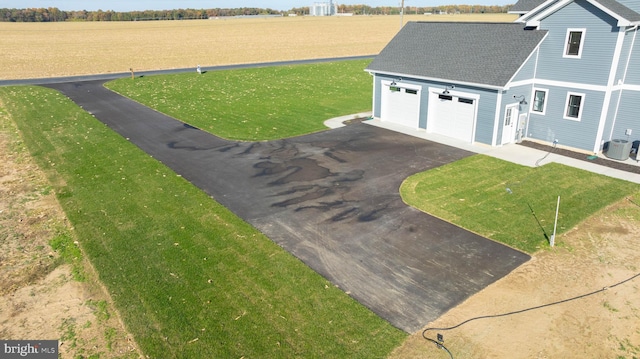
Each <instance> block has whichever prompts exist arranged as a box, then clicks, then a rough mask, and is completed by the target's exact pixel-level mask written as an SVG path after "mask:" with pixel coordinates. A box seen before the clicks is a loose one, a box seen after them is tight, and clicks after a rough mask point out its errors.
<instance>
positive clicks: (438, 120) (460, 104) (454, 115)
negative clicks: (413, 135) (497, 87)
mask: <svg viewBox="0 0 640 359" xmlns="http://www.w3.org/2000/svg"><path fill="white" fill-rule="evenodd" d="M475 97H476V96H475V95H469V96H465V95H464V94H453V93H449V94H443V93H442V92H441V90H439V91H437V92H430V94H429V111H428V118H427V123H428V126H427V130H428V132H433V133H438V134H441V135H444V136H448V137H452V138H456V139H459V140H463V141H466V142H472V141H473V128H474V123H475V117H476V105H477V102H478V100H477V98H475Z"/></svg>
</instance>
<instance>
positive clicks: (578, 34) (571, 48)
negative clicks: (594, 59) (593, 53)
mask: <svg viewBox="0 0 640 359" xmlns="http://www.w3.org/2000/svg"><path fill="white" fill-rule="evenodd" d="M584 33H585V29H567V39H566V42H565V45H564V57H577V58H580V56H582V47H583V46H582V45H583V43H584Z"/></svg>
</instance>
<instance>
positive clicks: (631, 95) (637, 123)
mask: <svg viewBox="0 0 640 359" xmlns="http://www.w3.org/2000/svg"><path fill="white" fill-rule="evenodd" d="M638 104H640V91H630V90H624V91H622V98H621V101H620V107H619V108H618V114H617V115H618V116H617V118H616V122H615V124H614V127H613V135H612V136H611V137H612V138H611V139H616V138H623V139H626V138H627V136H626V135H625V134H624V133H625V130H626V129H631V130H632V133H631V136H630V140H631V141H634V142H635V143H636V145H635V146H634V147H636V148H637V141H638V140H640V108H639V107H638ZM606 135H607V137H606V138H605V140H609V137H608V135H609V133H606Z"/></svg>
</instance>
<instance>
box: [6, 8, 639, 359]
mask: <svg viewBox="0 0 640 359" xmlns="http://www.w3.org/2000/svg"><path fill="white" fill-rule="evenodd" d="M467 16H468V15H467ZM418 19H419V20H436V19H442V20H449V19H448V18H447V17H440V16H429V17H423V16H419V17H413V16H405V20H418ZM450 19H451V20H459V18H457V17H455V18H454V17H451V18H450ZM463 19H465V18H463ZM466 19H471V18H470V17H469V18H466ZM480 19H481V20H483V19H484V21H491V20H490V19H489V18H480ZM509 19H513V17H511V18H507V19H506V20H504V19H503V21H509ZM398 28H399V18H398V17H392V16H390V17H371V18H369V17H362V18H359V17H354V18H289V19H287V18H283V19H275V20H263V19H254V20H249V19H238V20H235V19H234V20H203V21H189V22H187V21H185V22H179V21H176V22H144V23H64V24H6V23H0V31H1V32H2V39H3V44H5V46H6V48H10V49H12V51H3V52H2V54H0V79H16V78H32V77H50V76H63V75H78V74H91V73H107V72H125V71H128V69H129V68H130V67H134V68H135V69H137V70H151V69H166V68H182V67H188V66H194V68H195V65H196V64H198V63H199V64H200V65H202V66H209V65H217V64H230V63H246V62H260V61H275V60H287V59H301V58H316V57H331V56H350V55H364V54H373V53H377V52H379V51H380V50H381V49H382V47H383V46H384V45H385V44H386V43H387V41H388V40H389V39H391V37H392V36H393V35H395V33H396V32H397V30H398ZM168 34H171V36H169V35H168ZM363 34H367V35H366V36H364V35H363ZM239 45H241V46H240V49H238V46H239ZM594 195H597V194H594ZM633 200H634V201H635V202H636V203H637V202H640V200H638V199H633ZM639 220H640V207H638V206H637V205H635V204H634V203H632V202H630V201H628V200H623V201H621V202H619V203H617V204H615V205H613V206H612V207H611V208H608V209H606V210H604V211H602V212H601V213H599V214H598V215H596V216H594V217H592V218H590V219H589V220H587V221H586V222H585V223H583V224H581V225H580V226H578V227H577V228H574V229H573V230H571V231H570V232H569V233H568V234H566V235H562V236H559V237H558V238H557V239H556V243H557V244H558V246H557V247H555V248H554V249H549V250H543V251H541V252H539V253H536V254H535V255H534V256H533V259H532V260H531V261H530V262H528V263H527V264H525V265H523V266H522V267H520V268H518V269H517V270H516V271H514V272H513V273H512V274H511V275H509V276H507V277H506V278H503V279H501V280H499V281H498V282H496V283H495V284H494V285H492V286H490V287H488V288H487V289H485V290H484V291H482V292H480V293H478V294H476V295H475V296H473V297H472V298H470V299H469V300H467V301H466V302H464V303H463V304H461V305H460V306H458V307H456V308H455V309H453V310H451V311H450V312H449V313H447V314H445V315H444V316H442V317H441V318H439V319H438V320H437V321H436V322H434V323H431V324H430V326H435V327H447V326H452V325H456V324H458V323H461V322H463V321H465V320H467V319H470V318H473V317H477V316H484V315H492V314H500V313H507V312H511V311H515V310H521V309H525V308H528V307H532V306H538V305H541V304H545V303H550V302H554V301H558V300H562V299H566V298H571V297H574V296H578V295H582V294H585V293H589V292H592V291H595V290H598V289H601V288H603V287H606V286H611V285H613V284H615V283H617V282H619V281H621V280H624V279H626V278H629V277H631V276H632V275H634V274H637V273H638V271H639V270H640V269H639V268H640V265H638V263H640V251H639V249H640V221H639ZM61 226H64V227H68V224H67V222H66V219H65V217H64V214H63V212H62V211H61V210H60V208H59V206H58V204H57V202H56V200H55V197H54V195H53V193H51V191H50V190H49V186H48V185H47V183H46V181H45V179H44V177H43V176H42V174H41V173H39V171H38V169H37V168H36V166H35V165H34V164H33V163H32V162H31V161H30V159H29V157H28V155H27V154H26V152H25V151H24V149H23V148H22V147H21V145H20V139H19V136H18V135H17V132H16V129H15V127H14V125H13V123H12V122H11V121H10V119H7V118H6V116H4V115H3V112H2V106H1V104H0V283H2V286H1V287H0V338H2V339H6V338H13V339H23V338H25V337H27V336H28V337H30V338H42V339H60V338H64V340H63V341H62V342H63V343H64V344H63V345H62V348H61V349H62V352H63V355H62V356H61V357H62V358H72V357H76V356H78V355H83V356H85V357H87V356H90V355H92V354H95V353H102V355H101V356H100V357H101V358H115V357H128V356H138V352H137V351H136V349H135V343H133V342H132V341H131V336H130V335H128V334H127V333H126V331H125V330H124V328H123V326H122V325H121V323H120V322H119V321H118V319H117V315H116V313H115V311H113V308H111V307H110V305H109V301H108V298H107V297H105V295H104V292H103V291H102V290H101V288H100V286H99V285H95V284H91V283H95V282H96V281H95V277H93V278H94V280H91V269H90V268H89V267H88V269H87V270H86V272H87V273H88V276H89V277H90V279H89V280H88V281H87V282H85V283H78V282H75V281H73V280H71V279H70V278H71V275H70V269H69V267H68V266H57V267H56V266H55V262H56V260H55V254H53V253H52V250H51V248H50V247H49V246H48V241H49V240H50V239H51V238H52V236H54V235H55V233H56V231H57V230H58V229H59V228H61ZM639 287H640V278H636V279H634V280H632V281H629V282H627V283H625V284H623V285H620V286H616V287H614V288H611V289H609V290H607V291H604V292H601V293H598V294H595V295H592V296H589V297H586V298H583V299H579V300H575V301H571V302H568V303H564V304H558V305H554V306H551V307H546V308H544V309H539V310H535V311H529V312H526V313H523V314H516V315H511V316H506V317H501V318H495V319H483V320H476V321H473V322H470V323H468V324H465V325H463V326H461V327H459V328H457V329H454V330H450V331H439V332H440V333H442V334H443V335H444V339H445V345H446V346H447V348H449V350H451V352H452V353H453V355H454V357H455V358H457V359H460V358H619V359H620V358H629V359H631V358H639V357H640V293H639V292H638V288H639ZM100 303H104V304H100ZM105 312H107V313H110V315H108V316H106V315H105ZM34 318H35V319H34ZM432 337H435V333H432ZM109 348H111V349H109ZM391 358H448V355H447V353H446V352H445V351H443V350H440V349H437V348H436V347H435V345H434V344H432V343H429V342H427V341H426V340H424V339H423V338H422V336H421V333H416V334H414V335H413V336H411V337H410V338H409V339H408V340H407V341H406V342H405V343H404V344H403V345H402V346H401V347H399V348H397V349H396V351H395V352H394V353H393V354H392V355H391Z"/></svg>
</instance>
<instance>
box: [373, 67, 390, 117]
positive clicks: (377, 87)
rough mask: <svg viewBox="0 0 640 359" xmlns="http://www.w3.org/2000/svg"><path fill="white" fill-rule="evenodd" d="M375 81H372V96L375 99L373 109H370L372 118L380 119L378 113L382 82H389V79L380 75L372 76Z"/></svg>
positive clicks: (379, 110) (380, 106) (380, 107)
mask: <svg viewBox="0 0 640 359" xmlns="http://www.w3.org/2000/svg"><path fill="white" fill-rule="evenodd" d="M374 78H375V80H374V81H373V95H374V96H375V98H374V99H373V109H372V115H373V117H376V118H379V117H380V112H381V111H382V110H381V109H382V105H381V103H380V102H381V101H380V93H381V90H382V80H388V81H391V78H390V77H389V78H386V77H384V76H381V75H377V74H376V75H374Z"/></svg>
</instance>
